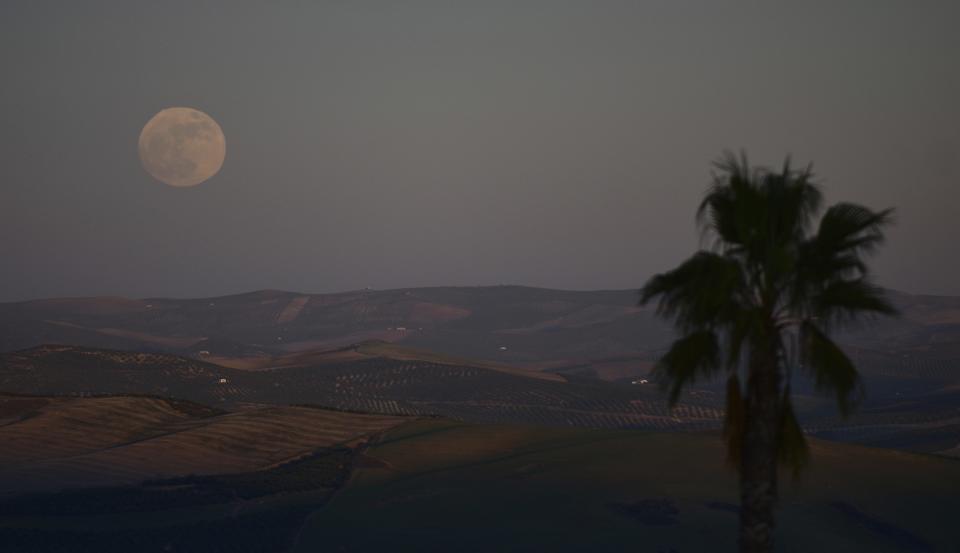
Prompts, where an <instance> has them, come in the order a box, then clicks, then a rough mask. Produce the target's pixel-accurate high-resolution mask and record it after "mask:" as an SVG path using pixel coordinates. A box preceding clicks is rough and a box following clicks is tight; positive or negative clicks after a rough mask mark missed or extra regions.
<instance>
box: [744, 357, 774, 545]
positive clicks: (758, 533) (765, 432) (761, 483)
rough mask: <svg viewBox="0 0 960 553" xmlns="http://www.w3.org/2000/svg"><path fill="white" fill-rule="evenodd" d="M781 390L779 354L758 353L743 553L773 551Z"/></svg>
mask: <svg viewBox="0 0 960 553" xmlns="http://www.w3.org/2000/svg"><path fill="white" fill-rule="evenodd" d="M764 353H766V354H764ZM778 388H779V375H778V372H777V357H776V353H775V352H774V353H772V354H771V353H768V352H763V353H761V352H755V354H754V355H752V356H751V361H750V375H749V379H748V382H747V397H746V405H745V409H744V415H745V420H744V435H743V450H742V452H741V456H740V551H741V553H770V552H772V551H773V529H774V516H773V512H774V507H775V506H776V501H777V432H778V426H779V424H778V421H779V397H780V395H779V393H778Z"/></svg>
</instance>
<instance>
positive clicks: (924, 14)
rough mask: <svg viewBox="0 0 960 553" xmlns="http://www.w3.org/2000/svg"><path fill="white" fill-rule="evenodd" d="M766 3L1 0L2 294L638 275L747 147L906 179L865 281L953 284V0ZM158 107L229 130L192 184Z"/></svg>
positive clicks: (3, 297) (956, 16)
mask: <svg viewBox="0 0 960 553" xmlns="http://www.w3.org/2000/svg"><path fill="white" fill-rule="evenodd" d="M721 4H723V5H721ZM774 4H775V3H773V2H749V3H747V2H737V3H730V2H717V1H714V0H704V1H701V2H693V1H689V2H685V1H662V2H637V1H623V2H619V1H600V0H598V1H592V2H585V1H569V2H565V1H561V0H543V1H524V0H507V1H493V0H484V1H482V2H481V1H476V2H466V1H451V0H440V1H436V2H419V1H413V0H411V1H403V2H397V1H394V0H381V1H378V2H362V1H349V2H347V1H332V0H331V1H326V2H322V1H315V2H314V1H311V2H308V1H296V2H294V1H289V2H249V3H247V2H237V1H230V2H227V1H222V2H198V1H193V0H191V1H189V2H180V1H164V2H156V1H149V2H147V1H143V2H140V1H131V0H122V1H121V0H117V1H114V2H103V1H92V0H86V1H84V2H72V1H66V0H64V1H62V2H43V1H31V2H27V1H12V0H4V2H2V4H0V68H2V85H0V259H2V262H3V270H2V271H0V301H12V300H19V299H28V298H39V297H49V296H64V295H126V296H135V297H144V296H206V295H220V294H227V293H234V292H243V291H249V290H253V289H259V288H279V289H287V290H297V291H307V292H326V291H338V290H346V289H356V288H361V287H364V286H372V287H375V288H392V287H407V286H428V285H440V284H449V285H473V284H500V283H509V284H527V285H534V286H549V287H560V288H576V289H596V288H635V287H639V286H640V285H642V284H643V282H644V280H645V279H646V278H647V277H648V276H649V275H650V274H651V273H654V272H658V271H662V270H666V269H669V268H671V267H672V266H673V265H674V264H676V263H677V262H679V261H680V260H682V259H683V258H685V257H687V256H688V255H689V254H690V253H692V251H693V250H694V249H695V248H696V247H697V235H696V232H695V229H694V224H693V214H694V210H695V207H696V204H697V202H698V200H699V198H700V196H701V194H702V193H703V191H704V189H705V187H706V185H707V180H708V172H709V162H710V161H711V160H712V159H714V158H716V157H717V156H718V154H720V152H721V151H722V150H723V149H724V148H734V149H736V148H740V147H744V148H746V149H747V151H748V152H749V153H750V156H751V158H752V159H753V160H754V161H755V162H759V163H764V164H777V163H779V161H780V160H781V159H782V157H783V156H784V155H785V154H787V153H792V154H793V156H794V158H795V159H796V160H797V161H798V162H803V163H806V162H808V161H813V162H814V165H815V168H816V171H817V173H818V174H819V175H820V176H821V177H822V181H823V184H824V190H825V192H826V196H827V199H828V201H829V202H834V201H839V200H852V201H858V202H861V203H864V204H866V205H868V206H870V207H874V208H883V207H889V206H895V207H896V208H897V209H898V212H899V215H898V219H899V222H898V225H897V226H896V227H895V228H893V229H892V230H891V235H890V241H889V244H888V246H887V247H886V248H885V251H884V252H883V253H882V254H881V255H880V256H879V257H878V258H877V259H876V264H875V266H876V268H877V271H878V276H879V279H880V282H881V283H882V284H884V285H887V286H892V287H895V288H899V289H902V290H905V291H909V292H918V293H939V294H960V255H958V252H960V247H958V246H957V238H958V237H960V32H957V29H956V24H957V22H958V21H960V2H956V1H955V0H947V1H941V2H938V1H933V0H929V1H924V2H908V1H901V2H893V1H879V0H868V1H860V2H855V1H845V2H835V1H824V2H803V3H802V5H799V4H800V3H794V5H791V6H789V7H788V6H785V5H779V3H776V4H778V6H776V7H774ZM170 106H188V107H193V108H196V109H199V110H202V111H204V112H206V113H208V114H210V115H211V116H212V117H213V118H215V119H216V120H217V122H218V123H219V124H220V126H221V127H222V129H223V132H224V134H225V135H226V140H227V157H226V161H225V163H224V165H223V169H222V170H221V172H220V173H219V174H218V175H217V176H215V177H214V178H213V179H211V180H210V181H207V182H206V183H204V184H202V185H200V186H198V187H196V188H189V189H178V188H172V187H168V186H165V185H163V184H161V183H159V182H157V181H155V180H153V179H152V178H151V177H150V176H149V175H147V173H146V172H145V171H144V170H143V168H142V167H141V165H140V161H139V159H138V155H137V137H138V135H139V133H140V130H141V128H142V127H143V125H144V124H145V123H146V122H147V120H148V119H150V117H151V116H153V114H155V113H156V112H157V111H159V110H161V109H163V108H165V107H170Z"/></svg>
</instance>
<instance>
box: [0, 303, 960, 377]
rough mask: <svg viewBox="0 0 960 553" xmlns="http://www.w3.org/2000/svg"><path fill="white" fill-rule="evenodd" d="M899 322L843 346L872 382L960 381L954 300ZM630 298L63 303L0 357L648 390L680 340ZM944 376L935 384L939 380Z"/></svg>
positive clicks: (42, 310)
mask: <svg viewBox="0 0 960 553" xmlns="http://www.w3.org/2000/svg"><path fill="white" fill-rule="evenodd" d="M890 294H891V297H892V299H893V300H894V303H895V304H896V305H897V306H898V308H899V309H900V310H901V312H902V314H903V317H902V318H899V319H894V320H880V321H877V322H875V323H874V324H871V325H869V326H865V327H862V328H859V329H853V330H852V331H850V332H847V333H845V334H844V335H843V336H841V341H842V342H843V343H845V344H846V345H847V346H848V347H849V348H851V349H852V350H855V351H857V352H858V353H859V355H860V357H861V360H862V361H863V363H864V365H865V366H866V368H867V369H869V370H868V372H870V371H873V372H874V373H878V372H890V371H894V372H907V373H910V372H916V371H920V372H934V373H937V374H940V375H941V376H948V377H949V378H951V379H953V380H957V381H960V365H958V360H960V298H955V297H942V296H923V295H911V294H904V293H900V292H895V291H891V292H890ZM636 301H637V294H636V291H634V290H615V291H565V290H548V289H540V288H529V287H523V286H487V287H437V288H416V289H405V290H359V291H353V292H343V293H336V294H300V293H294V292H282V291H276V290H264V291H259V292H251V293H247V294H238V295H232V296H223V297H216V298H202V299H167V298H152V299H125V298H65V299H49V300H37V301H27V302H17V303H5V304H0V351H14V350H21V349H26V348H30V347H34V346H37V345H41V344H48V343H56V344H69V345H77V346H85V347H95V348H108V349H125V350H136V351H158V352H160V351H162V352H169V353H176V354H180V355H187V356H191V357H198V358H200V357H207V356H209V357H211V358H214V359H216V360H217V362H218V363H223V364H227V365H232V366H238V367H243V366H247V365H250V366H257V365H259V364H262V363H263V362H264V360H267V359H270V358H273V357H277V356H282V355H286V354H297V353H303V352H313V351H328V350H332V349H336V348H339V347H343V346H347V345H350V344H356V343H360V342H365V341H369V340H380V341H385V342H393V343H398V344H402V345H404V346H408V347H414V348H419V349H422V350H427V351H431V352H436V353H440V354H444V355H449V356H454V357H459V358H465V359H473V360H482V361H487V362H492V363H500V364H505V365H509V366H512V367H524V368H531V369H537V370H552V371H559V372H562V373H565V374H578V375H588V376H589V375H593V376H598V377H600V378H603V379H606V380H631V379H634V378H637V377H642V376H644V375H645V374H646V373H647V371H648V370H649V368H650V367H651V366H652V363H653V362H654V361H655V360H656V359H657V358H658V356H659V355H660V353H661V352H662V350H663V348H664V347H665V346H666V345H667V344H668V343H669V341H670V338H671V336H672V331H671V330H670V328H669V327H668V326H667V325H665V324H664V323H663V322H662V321H660V320H659V319H657V318H656V317H655V316H654V313H653V311H652V309H650V308H638V307H637V306H636ZM938 371H939V372H938Z"/></svg>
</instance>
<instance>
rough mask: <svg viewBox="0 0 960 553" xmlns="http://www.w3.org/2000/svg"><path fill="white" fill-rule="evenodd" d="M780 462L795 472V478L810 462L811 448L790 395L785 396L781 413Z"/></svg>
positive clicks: (778, 448) (778, 447)
mask: <svg viewBox="0 0 960 553" xmlns="http://www.w3.org/2000/svg"><path fill="white" fill-rule="evenodd" d="M777 454H778V461H779V462H780V463H781V464H783V465H786V466H788V467H790V468H791V469H792V470H793V477H794V478H797V477H799V476H800V471H801V470H803V468H804V467H805V466H806V465H807V463H808V462H809V461H810V446H809V445H808V444H807V438H806V436H804V435H803V429H802V428H801V427H800V422H799V421H798V420H797V414H796V413H795V412H794V410H793V402H791V401H790V395H789V393H787V394H784V398H783V400H782V404H781V411H780V442H779V443H778V445H777Z"/></svg>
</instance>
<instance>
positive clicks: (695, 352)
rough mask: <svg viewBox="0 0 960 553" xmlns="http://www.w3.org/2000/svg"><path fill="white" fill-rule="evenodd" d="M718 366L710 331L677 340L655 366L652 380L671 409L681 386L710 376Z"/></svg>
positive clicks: (718, 353)
mask: <svg viewBox="0 0 960 553" xmlns="http://www.w3.org/2000/svg"><path fill="white" fill-rule="evenodd" d="M719 366H720V344H719V343H718V341H717V336H716V334H714V333H713V332H711V331H709V330H701V331H697V332H693V333H692V334H689V335H687V336H684V337H683V338H680V339H678V340H677V341H675V342H674V343H673V345H671V346H670V350H669V351H667V353H666V354H665V355H664V356H663V357H661V358H660V361H659V362H657V365H656V366H655V367H654V375H655V378H656V379H657V380H658V381H659V383H660V385H661V386H662V387H664V388H665V389H666V390H667V391H668V393H669V398H670V405H671V406H673V405H675V404H676V403H677V400H678V399H680V393H681V392H682V391H683V388H684V386H686V385H687V384H690V383H693V382H694V381H696V379H697V377H698V376H702V375H704V376H705V375H710V374H712V373H713V372H714V371H716V370H717V369H718V368H719Z"/></svg>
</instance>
